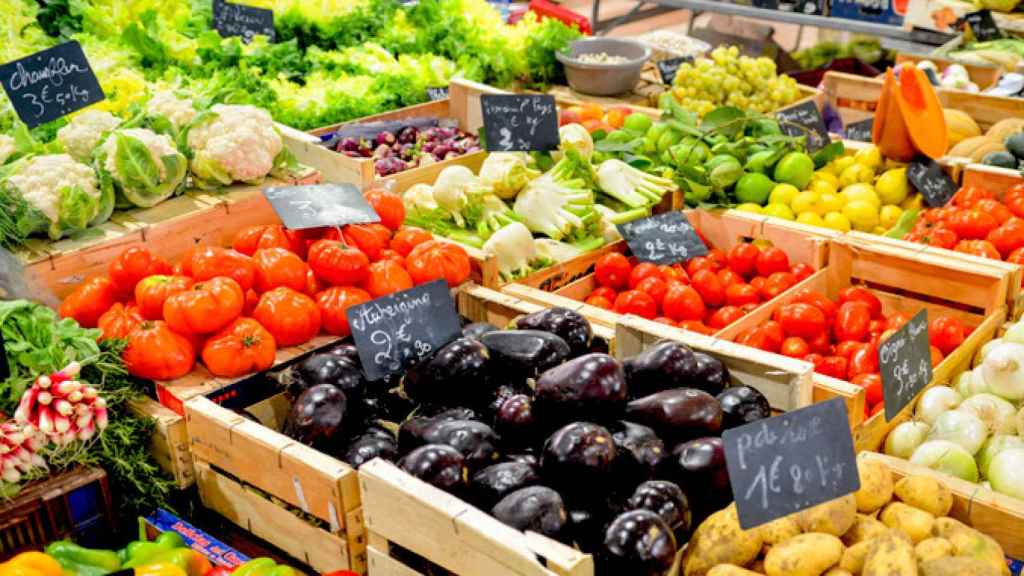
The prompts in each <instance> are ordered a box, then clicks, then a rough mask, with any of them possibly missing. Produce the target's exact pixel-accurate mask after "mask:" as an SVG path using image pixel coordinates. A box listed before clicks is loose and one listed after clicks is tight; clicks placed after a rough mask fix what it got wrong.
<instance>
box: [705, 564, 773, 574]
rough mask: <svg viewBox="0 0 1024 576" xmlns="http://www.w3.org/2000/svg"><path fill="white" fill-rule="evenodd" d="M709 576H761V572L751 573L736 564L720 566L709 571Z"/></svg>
mask: <svg viewBox="0 0 1024 576" xmlns="http://www.w3.org/2000/svg"><path fill="white" fill-rule="evenodd" d="M708 576H761V574H760V573H759V572H751V571H750V570H747V569H746V568H740V567H739V566H737V565H735V564H719V565H718V566H715V567H714V568H712V569H711V570H708Z"/></svg>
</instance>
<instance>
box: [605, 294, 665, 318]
mask: <svg viewBox="0 0 1024 576" xmlns="http://www.w3.org/2000/svg"><path fill="white" fill-rule="evenodd" d="M615 311H616V312H618V313H619V314H635V315H637V316H640V317H641V318H647V319H648V320H650V319H652V318H654V317H655V316H657V315H658V304H657V302H655V301H654V298H651V296H650V295H649V294H647V293H646V292H642V291H640V290H626V291H625V292H620V293H619V295H618V297H616V298H615Z"/></svg>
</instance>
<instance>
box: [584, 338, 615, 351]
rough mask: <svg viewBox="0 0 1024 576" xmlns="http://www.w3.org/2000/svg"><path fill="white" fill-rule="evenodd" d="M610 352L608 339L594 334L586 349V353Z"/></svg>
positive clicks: (610, 347)
mask: <svg viewBox="0 0 1024 576" xmlns="http://www.w3.org/2000/svg"><path fill="white" fill-rule="evenodd" d="M611 350H612V346H611V343H609V342H608V339H607V338H605V337H604V336H598V335H596V334H595V335H594V337H593V338H591V339H590V348H588V349H587V352H591V353H596V354H610V353H611Z"/></svg>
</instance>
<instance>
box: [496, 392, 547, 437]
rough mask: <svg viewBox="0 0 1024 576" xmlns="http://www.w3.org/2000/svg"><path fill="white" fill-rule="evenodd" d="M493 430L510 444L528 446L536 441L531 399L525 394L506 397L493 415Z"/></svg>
mask: <svg viewBox="0 0 1024 576" xmlns="http://www.w3.org/2000/svg"><path fill="white" fill-rule="evenodd" d="M494 431H495V432H497V433H498V435H499V436H501V438H502V439H503V440H504V441H505V443H507V444H508V445H510V446H529V445H532V444H533V443H534V442H536V440H537V420H536V419H535V418H534V417H533V400H531V399H530V397H529V396H527V395H526V394H515V395H513V396H510V397H508V398H506V399H505V401H504V402H502V403H501V407H500V408H498V411H497V413H496V414H495V415H494Z"/></svg>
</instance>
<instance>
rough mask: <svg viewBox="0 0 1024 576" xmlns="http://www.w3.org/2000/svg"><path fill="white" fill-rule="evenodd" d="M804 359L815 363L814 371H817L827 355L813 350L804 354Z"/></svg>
mask: <svg viewBox="0 0 1024 576" xmlns="http://www.w3.org/2000/svg"><path fill="white" fill-rule="evenodd" d="M803 360H804V362H810V363H811V364H814V371H815V372H817V371H818V367H819V366H821V363H822V362H824V361H825V357H824V356H822V355H821V354H818V353H817V352H811V353H810V354H808V355H807V356H804V358H803Z"/></svg>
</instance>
